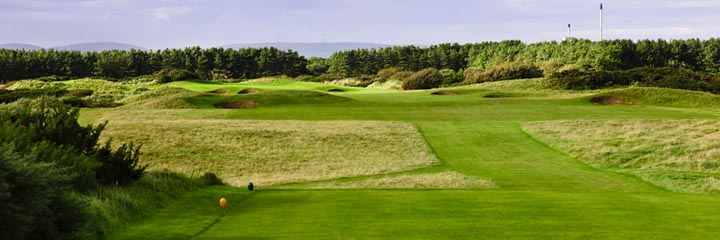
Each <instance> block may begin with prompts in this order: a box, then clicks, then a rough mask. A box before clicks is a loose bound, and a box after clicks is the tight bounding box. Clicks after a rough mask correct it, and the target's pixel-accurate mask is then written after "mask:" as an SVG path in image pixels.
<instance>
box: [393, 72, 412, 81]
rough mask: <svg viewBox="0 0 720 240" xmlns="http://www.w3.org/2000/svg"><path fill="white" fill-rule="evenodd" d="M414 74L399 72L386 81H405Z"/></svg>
mask: <svg viewBox="0 0 720 240" xmlns="http://www.w3.org/2000/svg"><path fill="white" fill-rule="evenodd" d="M413 74H415V73H414V72H412V71H399V72H396V73H394V74H393V75H391V76H390V77H388V79H387V80H398V81H405V79H407V78H409V77H410V76H412V75H413Z"/></svg>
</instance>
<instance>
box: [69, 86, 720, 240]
mask: <svg viewBox="0 0 720 240" xmlns="http://www.w3.org/2000/svg"><path fill="white" fill-rule="evenodd" d="M538 81H542V79H527V80H510V81H501V82H492V83H483V84H475V85H468V86H462V87H455V88H445V89H440V90H438V89H433V90H424V91H397V90H383V89H367V88H354V87H343V86H333V85H325V84H320V83H309V82H297V81H291V80H283V79H261V80H253V81H246V82H241V83H211V82H191V81H181V82H172V83H168V84H160V85H153V86H151V87H150V90H149V91H148V92H147V93H145V94H144V95H139V96H137V97H134V98H131V100H129V101H128V102H126V104H125V105H124V106H121V107H117V108H107V109H103V108H100V109H97V108H96V109H83V110H82V111H81V116H80V121H81V123H94V124H97V123H101V122H104V121H108V125H107V127H106V130H105V132H104V133H103V136H102V137H103V138H105V139H110V138H112V139H114V140H118V141H121V142H123V141H134V142H139V143H142V144H143V151H142V153H141V156H140V159H141V162H142V163H144V164H149V167H148V171H150V172H154V171H164V170H170V171H173V172H180V173H183V174H186V175H189V176H197V175H200V174H202V173H204V172H213V173H215V174H217V175H218V177H219V178H220V179H222V180H223V182H225V185H223V186H210V187H201V188H197V189H194V190H191V191H188V192H186V193H183V194H181V195H180V196H178V197H177V198H173V199H169V200H167V201H164V202H162V203H161V204H159V205H161V207H159V208H157V209H154V210H152V211H151V212H150V213H149V214H147V216H145V217H143V218H141V219H139V220H138V221H135V222H132V223H129V224H123V225H118V226H116V227H114V228H112V229H111V230H110V231H109V233H108V238H109V239H141V238H142V239H287V238H290V239H348V238H350V239H463V238H468V239H478V238H483V239H484V238H494V239H496V238H501V239H567V238H582V239H585V238H610V239H677V238H683V239H713V238H718V237H719V236H720V230H718V228H717V225H718V224H720V217H718V216H720V208H717V206H718V205H719V204H720V199H718V198H717V195H715V193H717V192H720V183H718V181H719V180H717V179H716V178H717V177H718V176H720V169H718V167H717V165H715V163H717V160H718V157H720V153H719V152H718V150H717V149H718V144H719V142H718V140H719V139H720V128H719V127H718V126H720V124H718V123H720V122H718V120H717V119H718V117H720V111H718V110H719V109H718V106H720V96H717V95H713V94H708V93H702V92H694V91H685V90H672V89H662V88H634V87H630V88H616V89H605V90H592V91H567V90H550V89H534V88H533V86H535V85H536V84H537V82H538ZM246 89H251V91H244V92H243V90H246ZM238 92H240V94H237V93H238ZM247 92H250V93H247ZM597 99H614V100H613V101H601V102H598V101H596V100H597ZM618 99H619V100H618ZM620 100H622V101H620ZM224 103H225V104H224ZM227 103H243V104H227ZM226 106H230V107H226ZM228 108H229V109H228ZM678 126H683V127H682V128H678ZM699 137H701V138H700V139H699ZM249 182H253V183H254V184H255V190H254V191H248V190H247V188H246V185H247V183H249ZM220 198H226V199H227V203H228V206H227V207H226V208H220V207H219V206H218V200H219V199H220Z"/></svg>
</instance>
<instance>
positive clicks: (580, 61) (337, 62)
mask: <svg viewBox="0 0 720 240" xmlns="http://www.w3.org/2000/svg"><path fill="white" fill-rule="evenodd" d="M507 62H517V63H520V64H523V65H528V66H533V67H536V68H538V69H542V70H543V71H545V72H554V71H558V70H562V69H563V68H574V69H577V68H579V69H591V70H605V71H612V70H627V69H633V68H637V67H654V68H661V67H684V68H689V69H692V70H695V71H704V72H709V73H713V74H718V73H720V38H712V39H707V40H700V39H688V40H670V41H668V40H663V39H658V40H640V41H631V40H608V41H600V42H593V41H590V40H582V39H581V40H572V41H563V42H557V41H552V42H541V43H531V44H527V43H524V42H522V41H519V40H508V41H501V42H482V43H471V44H463V45H460V44H440V45H433V46H429V47H426V48H421V47H416V46H395V47H389V48H382V49H377V50H376V49H357V50H349V51H342V52H337V53H335V54H333V55H332V56H331V57H330V58H329V59H328V65H329V72H331V73H337V74H342V75H344V76H357V75H364V74H375V73H377V72H378V71H380V70H382V69H387V68H400V69H403V70H409V71H418V70H421V69H425V68H435V69H452V70H455V71H457V70H459V69H461V68H465V69H467V68H474V69H476V70H479V71H485V70H489V69H492V68H494V67H496V66H498V65H501V64H503V63H507Z"/></svg>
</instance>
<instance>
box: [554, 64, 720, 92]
mask: <svg viewBox="0 0 720 240" xmlns="http://www.w3.org/2000/svg"><path fill="white" fill-rule="evenodd" d="M546 83H547V84H548V85H549V86H550V87H553V88H560V89H574V90H582V89H599V88H606V87H617V86H627V85H631V84H635V85H637V86H642V87H662V88H675V89H686V90H695V91H706V92H711V93H716V94H717V93H720V78H718V77H715V76H712V75H710V74H708V73H702V72H695V71H692V70H690V69H685V68H672V67H664V68H651V67H641V68H635V69H630V70H620V71H582V70H578V69H573V70H568V71H562V72H559V73H555V74H552V75H551V76H550V77H548V79H547V81H546Z"/></svg>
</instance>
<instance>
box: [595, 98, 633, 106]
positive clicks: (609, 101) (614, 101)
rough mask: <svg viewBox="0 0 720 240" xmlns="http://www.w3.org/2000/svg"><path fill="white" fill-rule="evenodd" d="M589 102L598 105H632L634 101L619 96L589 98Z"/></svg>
mask: <svg viewBox="0 0 720 240" xmlns="http://www.w3.org/2000/svg"><path fill="white" fill-rule="evenodd" d="M590 102H591V103H594V104H600V105H632V104H636V102H635V101H633V100H631V99H627V98H624V97H619V96H598V97H593V98H590Z"/></svg>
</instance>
